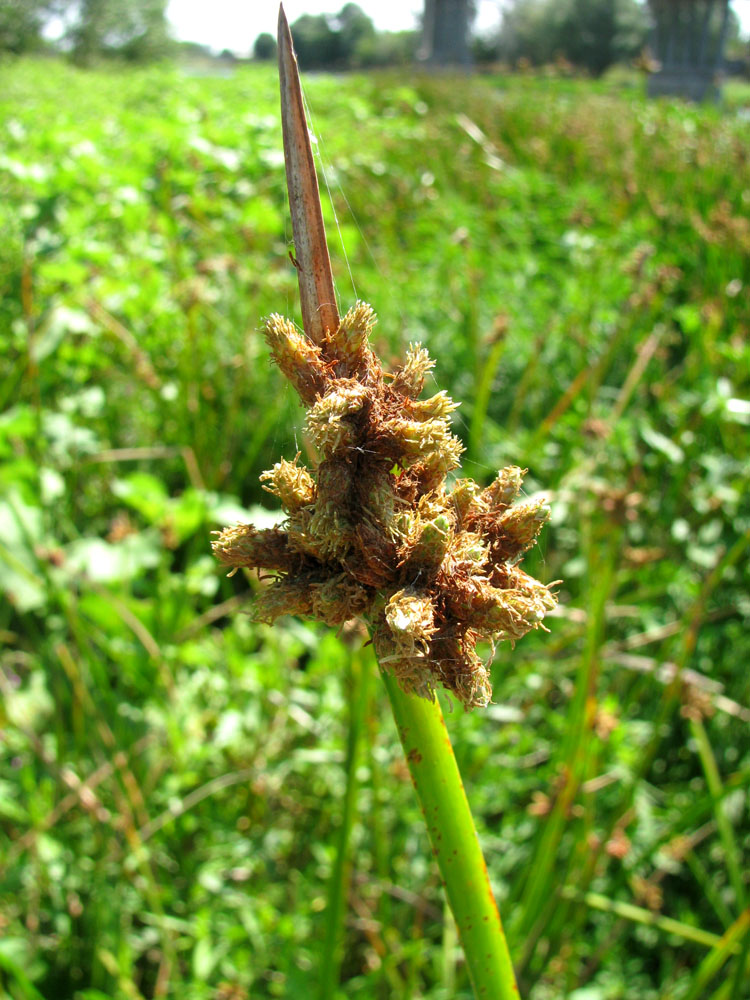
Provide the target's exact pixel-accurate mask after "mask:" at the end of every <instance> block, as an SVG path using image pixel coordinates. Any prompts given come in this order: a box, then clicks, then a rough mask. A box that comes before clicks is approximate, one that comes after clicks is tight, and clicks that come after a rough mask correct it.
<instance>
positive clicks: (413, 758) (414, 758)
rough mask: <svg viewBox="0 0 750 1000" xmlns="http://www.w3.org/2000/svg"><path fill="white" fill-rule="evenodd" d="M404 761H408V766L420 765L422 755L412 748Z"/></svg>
mask: <svg viewBox="0 0 750 1000" xmlns="http://www.w3.org/2000/svg"><path fill="white" fill-rule="evenodd" d="M406 759H407V760H408V761H409V763H410V764H421V763H422V754H421V753H420V752H419V750H417V748H416V747H412V749H411V750H410V751H409V754H408V756H407V758H406Z"/></svg>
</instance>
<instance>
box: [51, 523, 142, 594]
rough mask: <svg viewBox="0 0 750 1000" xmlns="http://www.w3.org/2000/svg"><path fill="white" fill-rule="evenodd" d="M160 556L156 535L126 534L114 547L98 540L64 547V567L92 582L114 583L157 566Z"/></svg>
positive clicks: (82, 539)
mask: <svg viewBox="0 0 750 1000" xmlns="http://www.w3.org/2000/svg"><path fill="white" fill-rule="evenodd" d="M161 553H162V546H161V539H160V537H159V535H158V533H156V532H145V531H144V532H141V533H140V534H133V535H128V536H127V538H124V539H123V540H122V542H119V543H118V544H117V545H113V544H111V543H110V542H106V541H104V539H102V538H80V539H78V540H77V541H75V542H72V543H71V544H70V545H69V546H68V547H67V549H66V564H65V568H66V570H67V571H68V572H73V573H81V574H83V575H84V576H86V577H87V578H88V579H89V580H93V581H94V582H96V583H117V582H122V581H123V580H130V579H132V578H133V577H135V576H138V575H139V574H140V573H141V572H143V571H144V570H147V569H153V568H154V567H155V566H158V565H159V562H160V560H161Z"/></svg>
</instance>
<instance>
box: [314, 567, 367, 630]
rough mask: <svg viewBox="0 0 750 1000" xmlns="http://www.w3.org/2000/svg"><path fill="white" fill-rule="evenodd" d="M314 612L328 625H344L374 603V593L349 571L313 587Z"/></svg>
mask: <svg viewBox="0 0 750 1000" xmlns="http://www.w3.org/2000/svg"><path fill="white" fill-rule="evenodd" d="M310 596H311V601H312V614H313V615H314V616H315V617H316V618H319V619H320V620H321V621H322V622H325V623H326V625H343V623H344V622H346V621H349V619H350V618H354V617H356V616H357V615H361V614H362V613H363V612H365V611H366V610H367V608H368V607H369V606H370V604H371V603H372V593H371V592H370V591H368V590H367V589H366V588H365V587H361V586H360V585H359V584H357V583H355V581H354V580H352V578H351V577H350V576H349V575H348V574H347V573H339V574H338V575H337V576H334V577H331V578H330V579H329V580H326V581H325V583H319V584H314V585H313V586H312V587H311V595H310Z"/></svg>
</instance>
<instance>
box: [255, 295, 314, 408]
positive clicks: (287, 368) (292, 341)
mask: <svg viewBox="0 0 750 1000" xmlns="http://www.w3.org/2000/svg"><path fill="white" fill-rule="evenodd" d="M265 337H266V342H267V344H268V346H269V347H270V349H271V356H272V358H273V360H274V361H275V362H276V364H277V365H278V366H279V368H280V369H281V371H282V372H283V374H284V375H285V376H286V377H287V378H288V379H289V381H290V382H291V383H292V385H293V386H294V388H295V389H296V391H297V395H298V396H299V398H300V399H301V400H302V402H303V403H304V404H305V406H310V405H311V404H312V403H314V402H315V398H316V397H317V396H319V395H320V394H321V393H322V392H323V390H324V388H325V379H324V374H323V373H324V368H325V364H324V362H323V360H322V358H321V356H320V348H319V347H316V346H315V344H313V343H312V341H310V340H308V339H307V337H305V336H304V334H302V333H300V332H299V330H298V329H297V327H296V326H295V325H294V323H292V322H291V321H290V320H288V319H284V317H283V316H279V315H278V314H277V313H274V314H273V315H272V316H269V317H268V320H267V322H266V327H265Z"/></svg>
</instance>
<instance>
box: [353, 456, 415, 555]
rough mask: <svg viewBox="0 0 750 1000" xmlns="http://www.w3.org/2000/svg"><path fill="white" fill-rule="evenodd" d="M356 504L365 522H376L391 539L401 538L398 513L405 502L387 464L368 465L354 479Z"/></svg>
mask: <svg viewBox="0 0 750 1000" xmlns="http://www.w3.org/2000/svg"><path fill="white" fill-rule="evenodd" d="M354 493H355V503H356V505H357V507H358V508H359V509H361V511H362V518H363V520H369V521H374V522H375V523H376V524H378V525H379V526H380V527H381V528H383V529H384V530H385V531H386V533H387V534H388V535H389V536H390V537H391V538H396V537H398V536H399V529H398V512H399V511H401V510H403V507H404V503H403V500H401V498H400V497H399V496H398V495H397V493H396V489H395V478H394V476H393V475H391V473H390V472H389V471H388V468H387V463H385V464H380V465H378V464H372V465H370V464H368V465H367V466H366V467H365V468H363V469H361V470H360V472H359V474H358V475H357V476H356V477H355V479H354Z"/></svg>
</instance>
